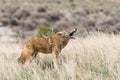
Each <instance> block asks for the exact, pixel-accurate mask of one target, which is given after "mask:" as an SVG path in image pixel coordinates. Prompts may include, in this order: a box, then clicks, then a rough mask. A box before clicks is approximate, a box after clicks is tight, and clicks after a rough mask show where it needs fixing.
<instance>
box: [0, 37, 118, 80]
mask: <svg viewBox="0 0 120 80" xmlns="http://www.w3.org/2000/svg"><path fill="white" fill-rule="evenodd" d="M21 49H22V45H21V44H17V43H16V44H10V43H0V80H119V79H120V36H115V35H92V36H88V37H86V38H77V39H76V40H71V41H70V43H69V44H68V45H67V46H66V47H65V48H64V50H63V51H62V52H61V54H60V62H61V63H60V64H61V65H60V67H61V68H60V69H58V70H56V69H54V68H53V64H52V59H51V55H43V54H39V55H38V56H37V58H36V59H35V60H34V61H33V62H32V63H31V64H29V66H28V67H27V68H26V69H23V68H21V67H20V65H19V64H18V63H17V58H18V57H19V55H20V52H21Z"/></svg>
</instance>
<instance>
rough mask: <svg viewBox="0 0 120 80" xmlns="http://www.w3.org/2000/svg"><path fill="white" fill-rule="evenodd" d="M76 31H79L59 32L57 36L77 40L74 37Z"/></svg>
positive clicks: (75, 29)
mask: <svg viewBox="0 0 120 80" xmlns="http://www.w3.org/2000/svg"><path fill="white" fill-rule="evenodd" d="M76 31H77V28H74V29H67V30H63V31H60V32H57V34H58V35H61V36H63V37H64V38H69V39H75V38H74V37H73V35H74V33H75V32H76Z"/></svg>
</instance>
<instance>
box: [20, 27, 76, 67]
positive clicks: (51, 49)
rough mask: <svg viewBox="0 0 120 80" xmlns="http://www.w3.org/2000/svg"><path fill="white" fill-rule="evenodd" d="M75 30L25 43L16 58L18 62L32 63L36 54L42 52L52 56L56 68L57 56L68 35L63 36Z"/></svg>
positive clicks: (65, 43)
mask: <svg viewBox="0 0 120 80" xmlns="http://www.w3.org/2000/svg"><path fill="white" fill-rule="evenodd" d="M76 30H77V29H67V30H64V31H61V32H58V33H56V34H55V35H53V36H51V37H47V38H39V39H34V40H30V41H28V42H26V43H25V45H24V48H23V51H22V54H21V56H20V57H19V58H18V62H20V63H22V64H25V62H26V61H32V59H34V58H35V57H36V55H37V54H38V52H42V53H44V54H52V58H53V62H54V67H55V68H57V67H58V54H59V53H60V52H61V50H62V49H63V48H64V47H65V46H66V45H67V44H68V42H69V40H70V38H72V37H71V36H70V35H69V36H68V35H67V36H66V35H65V34H66V33H68V34H70V33H74V32H76Z"/></svg>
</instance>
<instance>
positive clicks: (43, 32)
mask: <svg viewBox="0 0 120 80" xmlns="http://www.w3.org/2000/svg"><path fill="white" fill-rule="evenodd" d="M52 34H54V33H53V30H52V29H51V28H49V27H46V26H45V25H41V26H40V27H39V29H38V30H37V34H36V37H37V38H39V37H43V36H51V35H52Z"/></svg>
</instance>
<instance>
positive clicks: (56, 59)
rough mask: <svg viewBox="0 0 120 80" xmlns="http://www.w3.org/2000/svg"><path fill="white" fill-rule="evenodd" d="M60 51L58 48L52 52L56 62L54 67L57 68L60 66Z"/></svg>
mask: <svg viewBox="0 0 120 80" xmlns="http://www.w3.org/2000/svg"><path fill="white" fill-rule="evenodd" d="M59 53H60V51H59V50H58V49H54V50H53V52H52V59H53V63H54V67H55V68H56V69H57V68H58V65H59V63H58V55H59Z"/></svg>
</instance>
